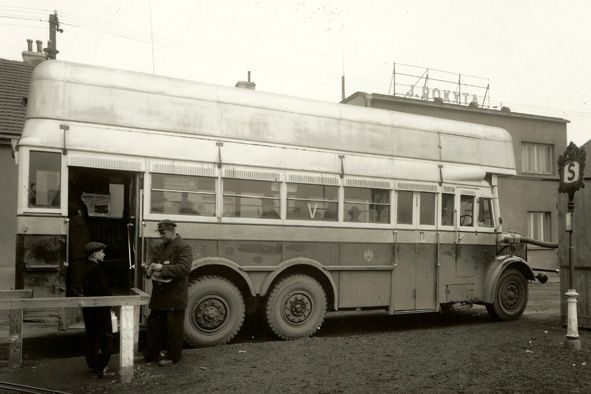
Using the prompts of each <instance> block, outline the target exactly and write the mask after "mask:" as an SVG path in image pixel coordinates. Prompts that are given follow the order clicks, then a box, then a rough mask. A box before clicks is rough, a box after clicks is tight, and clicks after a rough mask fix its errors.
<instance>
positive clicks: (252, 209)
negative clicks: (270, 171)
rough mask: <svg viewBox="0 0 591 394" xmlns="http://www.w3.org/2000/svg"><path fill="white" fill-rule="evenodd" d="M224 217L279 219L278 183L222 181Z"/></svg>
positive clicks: (237, 180)
mask: <svg viewBox="0 0 591 394" xmlns="http://www.w3.org/2000/svg"><path fill="white" fill-rule="evenodd" d="M223 187H224V195H223V198H224V213H223V216H226V217H239V218H268V219H279V212H281V208H280V201H281V200H280V194H279V189H280V188H279V182H269V181H254V180H246V179H224V180H223Z"/></svg>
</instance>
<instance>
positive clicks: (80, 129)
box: [16, 61, 535, 346]
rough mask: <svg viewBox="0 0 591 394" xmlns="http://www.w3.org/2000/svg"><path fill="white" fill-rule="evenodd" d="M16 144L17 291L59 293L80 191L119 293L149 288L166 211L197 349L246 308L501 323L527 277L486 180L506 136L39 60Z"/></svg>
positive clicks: (301, 319) (509, 169) (286, 335)
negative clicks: (454, 309)
mask: <svg viewBox="0 0 591 394" xmlns="http://www.w3.org/2000/svg"><path fill="white" fill-rule="evenodd" d="M17 149H18V152H17V158H18V164H19V172H18V212H17V216H18V221H17V222H18V228H17V258H16V278H17V288H23V287H25V288H34V289H35V294H36V295H56V296H62V295H64V289H65V287H66V285H67V283H65V281H66V280H67V279H66V274H65V273H66V270H67V266H68V262H69V260H70V258H69V256H70V251H69V250H68V244H69V242H68V241H69V239H70V238H71V237H74V236H77V235H78V234H77V233H75V232H77V231H78V230H75V229H72V230H71V229H70V226H71V217H69V213H70V214H71V212H73V211H75V210H77V209H78V208H79V206H80V201H82V202H83V203H84V204H83V205H84V206H86V207H87V211H88V217H87V225H88V227H89V229H90V234H91V237H92V239H93V240H95V241H100V242H103V243H105V244H107V245H108V249H107V252H108V253H107V255H108V256H107V261H106V262H105V263H106V265H107V267H108V274H109V276H110V279H111V281H112V283H113V284H114V286H115V287H116V288H117V290H118V291H121V292H125V291H127V290H128V289H129V286H136V287H140V288H144V289H146V291H148V292H149V291H150V290H151V289H150V286H151V284H150V283H149V282H147V283H146V282H145V276H144V273H143V270H142V266H145V264H146V263H147V262H149V261H150V258H151V250H152V249H153V247H154V245H155V244H156V243H157V242H160V240H159V238H158V236H157V234H158V233H157V232H156V231H155V229H156V225H157V223H158V221H160V220H163V219H171V220H174V221H175V222H176V223H177V224H178V227H177V232H178V233H179V234H181V236H182V237H183V238H184V239H185V240H186V241H187V242H188V243H189V244H190V245H191V247H192V248H193V255H194V261H193V265H192V271H191V274H190V275H191V276H190V287H189V306H188V308H187V310H186V318H185V328H184V330H185V336H186V339H187V341H188V342H190V343H192V344H193V345H198V346H203V345H213V344H219V343H226V342H228V341H230V340H231V339H232V338H233V337H234V336H235V335H236V334H237V333H238V331H239V330H240V328H241V326H242V324H243V321H244V319H245V316H246V315H248V314H251V313H253V314H255V313H256V312H260V314H257V315H258V316H261V317H263V316H264V317H263V318H264V319H265V320H266V321H267V323H268V325H269V327H270V328H271V329H272V331H273V332H274V333H275V334H277V335H278V336H279V337H280V338H283V339H295V338H301V337H307V336H310V335H312V334H314V333H315V332H316V331H317V330H318V329H319V327H320V326H321V325H322V323H323V320H324V318H325V315H326V313H327V312H329V311H346V310H385V311H387V312H388V313H389V314H392V315H395V314H402V313H416V312H436V311H440V310H441V309H445V308H447V307H449V306H452V305H454V304H484V305H486V307H487V310H488V311H489V313H490V314H491V315H492V316H493V317H495V318H498V319H501V320H512V319H516V318H518V317H519V316H520V315H521V314H522V313H523V311H524V309H525V307H526V304H527V299H528V293H527V292H528V280H534V279H535V277H534V275H533V272H532V269H531V268H530V267H529V266H528V264H527V262H526V260H525V258H524V256H523V255H520V254H519V253H517V252H518V248H515V247H513V246H512V244H510V243H507V242H505V241H504V240H505V238H504V237H503V236H502V233H501V223H500V212H499V201H498V192H497V178H498V177H499V176H509V175H513V174H515V163H514V156H513V155H514V153H513V146H512V140H511V137H510V135H509V134H508V133H507V132H506V131H505V130H503V129H500V128H496V127H488V126H483V125H477V124H470V123H464V122H456V121H450V120H444V119H438V118H434V117H427V116H419V115H410V114H404V113H398V112H393V111H386V110H380V109H372V108H362V107H356V106H350V105H342V104H336V103H327V102H320V101H313V100H307V99H301V98H295V97H288V96H282V95H276V94H270V93H263V92H258V91H253V90H248V89H241V88H231V87H222V86H216V85H211V84H205V83H198V82H192V81H184V80H179V79H172V78H166V77H161V76H155V75H148V74H142V73H136V72H129V71H122V70H113V69H107V68H100V67H95V66H88V65H81V64H73V63H67V62H61V61H47V62H43V63H42V64H40V65H39V66H37V67H36V69H35V71H34V73H33V76H32V81H31V89H30V95H29V99H28V108H27V117H26V121H25V126H24V130H23V133H22V137H21V138H20V141H19V143H18V147H17ZM73 232H74V233H73Z"/></svg>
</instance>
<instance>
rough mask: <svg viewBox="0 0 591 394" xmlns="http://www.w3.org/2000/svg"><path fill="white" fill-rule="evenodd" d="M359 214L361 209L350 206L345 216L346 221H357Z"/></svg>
mask: <svg viewBox="0 0 591 394" xmlns="http://www.w3.org/2000/svg"><path fill="white" fill-rule="evenodd" d="M360 215H361V210H360V209H359V208H357V207H356V206H353V207H351V209H349V217H348V218H347V221H348V222H358V221H359V216H360Z"/></svg>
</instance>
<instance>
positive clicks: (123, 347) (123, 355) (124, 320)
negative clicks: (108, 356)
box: [119, 305, 139, 383]
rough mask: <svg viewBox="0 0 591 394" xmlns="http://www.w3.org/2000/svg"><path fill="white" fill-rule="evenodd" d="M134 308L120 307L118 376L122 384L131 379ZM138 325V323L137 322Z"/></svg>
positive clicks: (134, 322) (129, 306) (128, 306)
mask: <svg viewBox="0 0 591 394" xmlns="http://www.w3.org/2000/svg"><path fill="white" fill-rule="evenodd" d="M134 317H135V313H134V307H133V306H131V305H122V306H121V322H120V327H119V376H120V377H121V381H122V382H127V383H128V382H131V380H132V379H133V347H134V342H135V340H134V339H135V338H134V337H135V335H134V334H135V324H136V321H135V319H134ZM138 323H139V322H138Z"/></svg>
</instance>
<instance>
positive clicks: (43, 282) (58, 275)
mask: <svg viewBox="0 0 591 394" xmlns="http://www.w3.org/2000/svg"><path fill="white" fill-rule="evenodd" d="M65 259H66V238H65V237H64V236H60V235H25V234H17V253H16V272H17V274H16V277H17V283H16V287H17V288H24V289H34V291H35V297H63V296H64V295H65V269H64V267H63V262H64V261H65Z"/></svg>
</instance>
